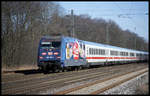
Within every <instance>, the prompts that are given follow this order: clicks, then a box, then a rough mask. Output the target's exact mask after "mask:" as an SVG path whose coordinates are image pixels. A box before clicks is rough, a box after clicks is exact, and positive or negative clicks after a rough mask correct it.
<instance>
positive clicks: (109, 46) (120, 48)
mask: <svg viewBox="0 0 150 96" xmlns="http://www.w3.org/2000/svg"><path fill="white" fill-rule="evenodd" d="M42 38H46V39H49V38H51V39H52V38H55V39H56V38H57V39H61V38H65V39H71V40H78V41H82V42H84V43H86V44H90V45H96V46H100V47H107V48H113V49H117V50H123V51H132V52H136V53H144V54H148V52H145V51H138V50H133V49H127V48H122V47H117V46H112V45H108V44H102V43H96V42H91V41H84V40H80V39H77V38H72V37H67V36H43V37H42Z"/></svg>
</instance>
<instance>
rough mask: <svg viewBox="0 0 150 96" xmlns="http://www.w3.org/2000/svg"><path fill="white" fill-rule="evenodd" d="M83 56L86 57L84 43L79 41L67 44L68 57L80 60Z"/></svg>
mask: <svg viewBox="0 0 150 96" xmlns="http://www.w3.org/2000/svg"><path fill="white" fill-rule="evenodd" d="M82 58H85V50H84V49H83V47H82V44H79V42H78V41H75V42H69V43H67V44H66V59H74V60H78V59H82Z"/></svg>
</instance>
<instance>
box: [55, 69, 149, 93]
mask: <svg viewBox="0 0 150 96" xmlns="http://www.w3.org/2000/svg"><path fill="white" fill-rule="evenodd" d="M145 72H148V68H145V69H140V70H138V71H135V72H127V73H124V74H119V75H116V76H112V77H109V78H105V79H103V80H97V81H95V82H91V83H88V84H84V85H81V86H77V87H74V88H70V89H68V90H64V91H60V92H57V93H55V94H100V93H102V92H104V91H106V90H108V89H110V88H113V87H115V86H117V85H119V84H121V83H123V82H125V81H128V80H130V79H132V78H134V77H136V76H138V75H141V74H143V73H145ZM94 87H98V88H99V89H98V88H94Z"/></svg>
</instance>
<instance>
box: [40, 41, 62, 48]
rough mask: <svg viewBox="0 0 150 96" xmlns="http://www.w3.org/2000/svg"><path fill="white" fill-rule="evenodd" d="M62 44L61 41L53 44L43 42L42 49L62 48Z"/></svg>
mask: <svg viewBox="0 0 150 96" xmlns="http://www.w3.org/2000/svg"><path fill="white" fill-rule="evenodd" d="M60 45H61V42H60V41H53V42H42V43H41V47H42V48H60Z"/></svg>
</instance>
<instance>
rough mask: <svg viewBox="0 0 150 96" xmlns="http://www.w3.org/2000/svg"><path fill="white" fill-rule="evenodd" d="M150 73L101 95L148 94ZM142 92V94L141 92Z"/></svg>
mask: <svg viewBox="0 0 150 96" xmlns="http://www.w3.org/2000/svg"><path fill="white" fill-rule="evenodd" d="M148 81H149V80H148V72H146V73H144V74H142V75H140V76H138V77H136V78H133V79H131V80H129V81H127V82H125V83H123V84H121V85H119V86H116V87H114V88H112V89H109V90H107V91H105V92H103V93H101V94H100V95H103V94H104V95H108V94H110V95H115V94H125V95H136V94H137V95H139V94H140V95H141V94H143V95H145V94H148V93H149V91H148V87H149V84H148V83H149V82H148ZM145 85H146V86H148V87H147V88H146V89H142V87H141V86H145ZM140 91H141V92H140Z"/></svg>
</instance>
